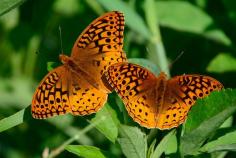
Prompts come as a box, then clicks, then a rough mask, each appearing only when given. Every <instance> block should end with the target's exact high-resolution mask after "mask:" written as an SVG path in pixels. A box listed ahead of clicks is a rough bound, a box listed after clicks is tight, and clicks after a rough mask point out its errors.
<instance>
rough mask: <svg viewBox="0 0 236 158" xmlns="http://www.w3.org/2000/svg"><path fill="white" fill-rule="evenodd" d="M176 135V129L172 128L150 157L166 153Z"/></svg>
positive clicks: (155, 157)
mask: <svg viewBox="0 0 236 158" xmlns="http://www.w3.org/2000/svg"><path fill="white" fill-rule="evenodd" d="M174 137H175V130H172V131H171V132H169V133H168V134H167V135H166V136H165V137H164V138H163V139H162V140H161V142H160V143H159V144H158V146H157V147H156V149H155V150H154V152H153V153H152V155H151V157H150V158H157V157H161V155H162V153H164V152H165V151H166V150H167V149H168V148H169V145H168V144H169V143H170V141H171V140H172V139H173V138H174ZM176 149H177V146H176Z"/></svg>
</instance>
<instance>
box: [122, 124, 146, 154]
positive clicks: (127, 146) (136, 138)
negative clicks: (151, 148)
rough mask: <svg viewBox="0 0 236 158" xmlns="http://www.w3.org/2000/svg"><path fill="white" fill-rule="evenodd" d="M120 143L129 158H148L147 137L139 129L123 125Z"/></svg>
mask: <svg viewBox="0 0 236 158" xmlns="http://www.w3.org/2000/svg"><path fill="white" fill-rule="evenodd" d="M119 134H120V136H119V138H118V142H119V144H120V146H121V149H122V151H123V153H124V155H125V156H126V157H127V158H146V152H147V139H146V135H145V134H144V133H142V132H141V131H140V129H138V128H137V127H131V126H125V125H121V126H120V128H119Z"/></svg>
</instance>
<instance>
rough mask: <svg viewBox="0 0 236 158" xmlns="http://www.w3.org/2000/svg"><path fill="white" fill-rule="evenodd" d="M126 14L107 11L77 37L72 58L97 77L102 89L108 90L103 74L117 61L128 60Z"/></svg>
mask: <svg viewBox="0 0 236 158" xmlns="http://www.w3.org/2000/svg"><path fill="white" fill-rule="evenodd" d="M123 31H124V16H123V14H122V13H120V12H118V11H114V12H110V13H106V14H105V15H103V16H101V17H99V18H98V19H96V20H94V21H93V22H92V23H91V24H90V25H89V26H88V27H87V28H86V29H85V30H84V31H83V33H82V35H81V36H80V37H79V38H78V39H77V41H76V42H75V44H74V47H73V50H72V58H73V59H74V60H75V61H76V62H78V65H80V67H81V69H83V70H84V71H86V72H87V73H89V74H92V76H93V77H94V78H95V79H96V82H97V84H98V85H100V86H101V87H100V89H101V90H104V92H107V91H108V90H107V89H106V87H105V86H103V82H102V81H101V77H102V74H103V73H104V72H105V71H106V70H107V68H108V67H109V66H110V65H112V64H115V63H119V62H124V61H126V55H125V53H124V52H123V50H122V49H123V36H124V35H123Z"/></svg>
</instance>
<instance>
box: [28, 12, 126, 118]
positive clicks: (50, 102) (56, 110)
mask: <svg viewBox="0 0 236 158" xmlns="http://www.w3.org/2000/svg"><path fill="white" fill-rule="evenodd" d="M123 31H124V16H123V14H122V13H120V12H118V11H113V12H109V13H106V14H104V15H103V16H101V17H99V18H97V19H96V20H94V21H93V22H92V23H91V24H90V25H89V26H88V27H87V28H86V29H85V30H84V31H83V32H82V34H81V35H80V36H79V37H78V39H77V40H76V42H75V44H74V46H73V49H72V53H71V56H70V57H68V56H66V55H64V54H61V55H60V60H61V62H62V63H63V65H62V66H59V67H57V68H55V69H54V70H52V71H50V72H49V73H48V74H47V75H46V76H45V77H44V78H43V80H42V81H41V83H40V84H39V86H38V88H37V89H36V91H35V93H34V96H33V100H32V109H31V110H32V115H33V117H34V118H39V119H41V118H48V117H51V116H55V115H61V114H65V113H72V114H73V115H88V114H91V113H95V112H97V111H98V110H99V109H100V108H101V107H102V106H103V105H104V104H105V102H106V100H107V95H108V93H110V90H108V89H107V88H106V86H104V83H103V82H102V79H101V77H102V75H103V73H104V72H105V71H106V70H107V69H108V67H109V66H110V65H112V64H115V63H119V62H123V61H126V55H125V53H124V52H123V51H122V49H123Z"/></svg>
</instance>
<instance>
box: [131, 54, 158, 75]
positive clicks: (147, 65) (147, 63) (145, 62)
mask: <svg viewBox="0 0 236 158" xmlns="http://www.w3.org/2000/svg"><path fill="white" fill-rule="evenodd" d="M128 60H129V62H130V63H134V64H138V65H140V66H143V67H145V68H147V69H148V70H150V71H151V72H152V73H154V74H155V75H158V74H159V73H160V70H159V69H158V68H157V66H156V65H155V64H154V63H152V62H151V61H150V60H147V59H142V58H130V59H128Z"/></svg>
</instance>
